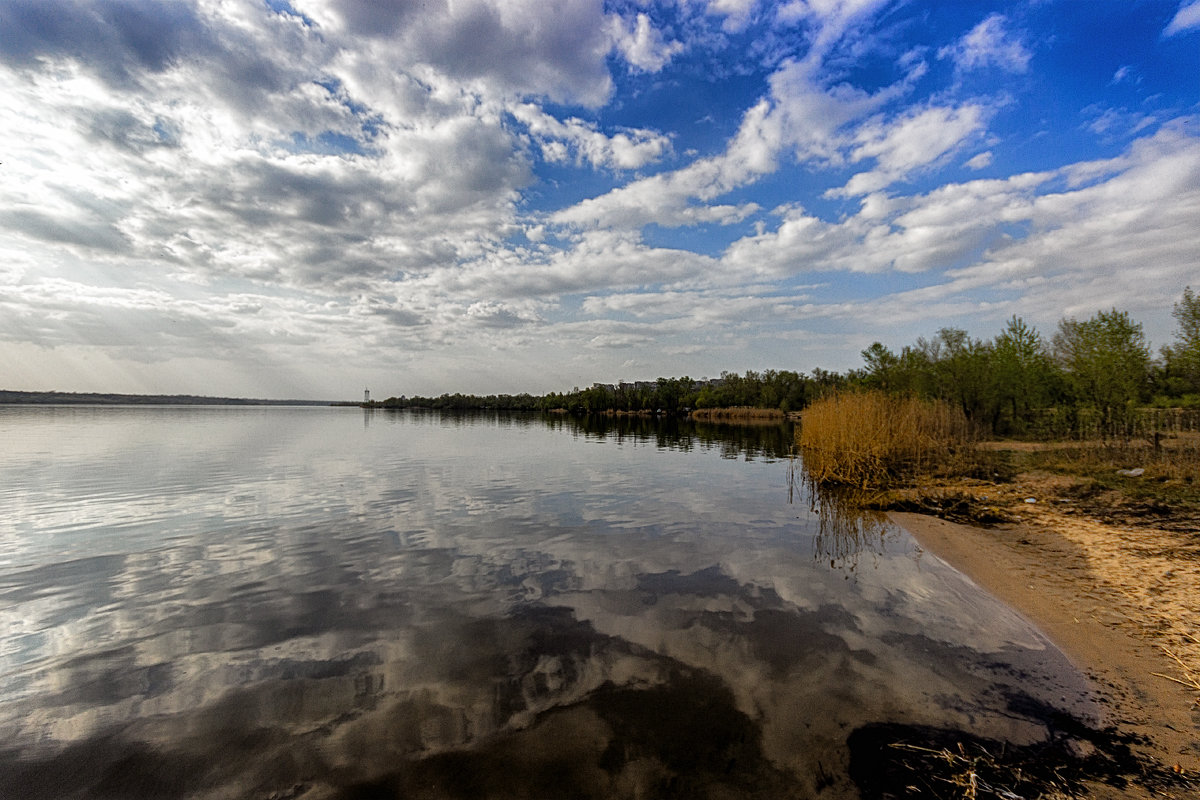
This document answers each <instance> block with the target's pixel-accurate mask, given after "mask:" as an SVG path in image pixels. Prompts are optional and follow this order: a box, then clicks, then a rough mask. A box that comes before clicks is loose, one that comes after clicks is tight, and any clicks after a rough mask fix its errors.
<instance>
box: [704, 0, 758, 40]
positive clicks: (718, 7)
mask: <svg viewBox="0 0 1200 800" xmlns="http://www.w3.org/2000/svg"><path fill="white" fill-rule="evenodd" d="M707 10H708V13H709V14H711V15H713V16H718V17H724V18H725V21H724V22H723V23H722V25H721V27H722V28H724V29H725V30H726V31H728V32H730V33H736V32H738V31H741V30H745V28H746V26H747V25H749V24H750V22H751V21H752V20H753V18H754V13H755V11H757V10H758V0H708V5H707Z"/></svg>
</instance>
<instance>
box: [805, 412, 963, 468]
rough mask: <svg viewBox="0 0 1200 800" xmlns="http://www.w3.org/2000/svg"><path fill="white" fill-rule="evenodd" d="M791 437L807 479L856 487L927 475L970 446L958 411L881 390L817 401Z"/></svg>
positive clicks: (961, 416) (961, 415)
mask: <svg viewBox="0 0 1200 800" xmlns="http://www.w3.org/2000/svg"><path fill="white" fill-rule="evenodd" d="M796 439H797V444H798V445H799V446H800V450H801V453H802V455H803V458H804V468H805V470H806V471H807V472H808V476H809V478H810V479H811V480H813V481H815V482H816V483H818V484H842V485H847V486H856V487H859V488H861V489H878V488H883V487H885V486H887V485H889V484H890V483H892V482H893V481H895V480H897V479H900V478H904V477H906V476H912V475H913V474H918V473H921V472H925V471H929V470H931V469H932V468H933V467H935V466H940V465H942V464H945V463H946V462H947V461H949V460H950V459H951V458H952V457H953V456H954V455H955V454H956V452H957V451H959V450H961V449H963V448H965V447H966V445H968V444H969V442H970V436H969V426H968V423H967V420H966V417H965V416H964V415H963V413H962V412H961V411H959V410H958V409H957V408H954V407H952V406H950V405H947V404H946V403H942V402H937V401H928V400H918V399H916V398H912V397H895V396H891V395H886V394H884V393H882V392H848V393H840V394H835V395H832V396H830V397H826V398H825V399H823V400H818V401H817V402H815V403H813V404H812V405H810V406H809V407H808V408H807V409H805V410H804V414H803V417H802V419H801V423H800V430H799V432H798V433H797V436H796Z"/></svg>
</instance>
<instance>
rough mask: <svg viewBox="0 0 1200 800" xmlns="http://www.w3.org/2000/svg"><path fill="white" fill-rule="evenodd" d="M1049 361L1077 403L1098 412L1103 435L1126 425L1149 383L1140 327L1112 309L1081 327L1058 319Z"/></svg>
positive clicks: (1145, 351) (1147, 352)
mask: <svg viewBox="0 0 1200 800" xmlns="http://www.w3.org/2000/svg"><path fill="white" fill-rule="evenodd" d="M1054 357H1055V359H1056V360H1057V361H1058V363H1059V365H1060V366H1061V367H1062V369H1063V370H1064V371H1065V372H1066V375H1067V379H1068V382H1069V383H1070V385H1071V388H1072V389H1073V391H1074V393H1075V397H1076V399H1077V400H1078V401H1079V402H1081V403H1083V404H1084V405H1087V406H1090V407H1092V408H1095V409H1096V410H1097V411H1099V413H1100V422H1101V425H1102V429H1101V432H1102V433H1103V434H1104V435H1108V434H1110V433H1116V432H1117V430H1118V428H1120V427H1121V426H1124V425H1127V423H1128V422H1129V421H1130V417H1131V414H1132V412H1133V408H1134V406H1135V405H1136V404H1137V403H1138V402H1139V401H1141V399H1142V397H1143V395H1144V393H1145V391H1146V389H1147V388H1148V385H1149V378H1150V363H1151V362H1150V348H1149V346H1148V345H1147V344H1146V336H1145V334H1144V333H1143V332H1142V326H1141V323H1137V322H1133V321H1132V320H1130V318H1129V314H1128V313H1126V312H1124V311H1117V310H1116V309H1115V308H1114V309H1112V310H1111V311H1101V312H1099V313H1097V314H1096V316H1094V317H1092V318H1091V319H1088V320H1084V321H1083V322H1080V321H1078V320H1076V319H1073V318H1072V319H1063V320H1061V321H1060V322H1059V323H1058V332H1057V333H1056V334H1055V335H1054Z"/></svg>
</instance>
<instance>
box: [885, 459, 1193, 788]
mask: <svg viewBox="0 0 1200 800" xmlns="http://www.w3.org/2000/svg"><path fill="white" fill-rule="evenodd" d="M1069 481H1070V479H1066V478H1056V477H1051V476H1047V475H1024V476H1021V477H1020V478H1019V479H1018V480H1017V481H1016V482H1014V483H1013V484H1005V485H1003V487H997V486H995V485H992V486H988V487H978V488H976V489H975V490H974V491H975V492H976V493H978V494H984V493H990V496H986V495H985V496H986V500H987V502H991V503H995V504H996V505H997V506H998V507H1000V508H1002V509H1005V510H1006V511H1007V512H1008V513H1009V515H1010V516H1011V517H1012V518H1013V522H1011V523H1007V524H1003V525H1000V526H997V527H993V528H980V527H974V526H970V525H963V524H958V523H954V522H948V521H946V520H942V519H938V518H936V517H931V516H925V515H920V514H912V513H893V514H892V515H891V516H892V518H893V519H894V520H895V521H896V522H897V523H898V524H899V525H901V526H902V527H904V528H906V529H907V530H908V531H910V532H911V533H912V534H913V535H914V536H915V537H916V539H917V541H918V542H919V544H920V546H921V547H923V548H924V549H926V550H927V551H929V552H931V553H934V554H936V555H938V556H940V557H941V558H943V559H944V560H946V561H947V562H949V563H950V564H951V565H953V566H954V567H956V568H957V569H959V570H960V571H961V572H963V573H965V574H966V575H968V576H969V577H970V578H972V579H973V580H974V581H975V582H976V583H977V584H979V585H980V586H982V587H983V588H984V589H986V590H987V591H989V592H991V593H992V594H994V595H995V596H997V597H998V598H1000V599H1001V600H1003V601H1005V602H1006V603H1008V604H1009V605H1010V606H1012V607H1014V608H1016V609H1017V610H1019V611H1020V612H1022V613H1023V614H1025V616H1027V617H1028V618H1029V619H1030V620H1031V621H1032V622H1034V623H1035V624H1036V625H1037V626H1038V627H1040V628H1041V629H1042V630H1043V631H1044V632H1045V633H1046V634H1047V636H1049V637H1050V638H1051V639H1052V640H1053V641H1054V642H1055V643H1056V644H1058V646H1059V647H1060V648H1061V649H1062V650H1063V651H1064V652H1065V653H1066V654H1067V656H1068V657H1069V658H1070V659H1071V660H1072V662H1073V663H1075V665H1076V666H1077V667H1079V669H1080V670H1081V671H1082V672H1083V673H1084V674H1086V675H1087V676H1089V678H1090V679H1091V680H1092V681H1093V682H1094V684H1095V687H1096V691H1097V693H1098V695H1099V696H1100V698H1101V702H1102V703H1103V705H1104V707H1105V708H1106V709H1107V712H1108V720H1107V724H1109V725H1112V726H1115V727H1116V728H1117V730H1119V731H1120V732H1122V733H1128V734H1135V735H1137V736H1138V737H1139V738H1140V740H1141V742H1140V744H1138V745H1137V746H1136V748H1137V750H1138V751H1139V754H1140V755H1141V756H1143V757H1145V758H1147V759H1152V760H1153V761H1155V762H1157V763H1158V764H1161V765H1163V766H1165V767H1167V768H1169V769H1172V770H1174V771H1176V772H1179V771H1182V772H1183V773H1184V774H1185V775H1189V776H1195V775H1196V773H1197V772H1200V686H1196V685H1195V683H1196V679H1197V678H1200V530H1198V529H1197V528H1196V527H1195V526H1194V524H1193V523H1194V521H1192V520H1184V521H1180V520H1171V519H1169V518H1168V519H1162V520H1156V519H1147V518H1145V517H1139V516H1137V515H1134V514H1121V513H1120V511H1119V510H1117V511H1116V512H1114V510H1113V509H1099V508H1089V507H1087V506H1084V505H1080V504H1077V503H1076V502H1075V501H1073V500H1072V499H1070V492H1069V486H1068V485H1067V484H1069ZM1027 501H1032V502H1027ZM1139 791H1140V790H1138V789H1136V788H1135V787H1127V788H1126V789H1123V790H1120V791H1115V790H1112V789H1111V788H1109V787H1097V788H1096V790H1095V793H1094V796H1096V797H1141V796H1145V797H1151V796H1157V797H1162V796H1168V797H1170V796H1175V795H1174V794H1165V795H1164V794H1151V793H1149V792H1144V793H1139Z"/></svg>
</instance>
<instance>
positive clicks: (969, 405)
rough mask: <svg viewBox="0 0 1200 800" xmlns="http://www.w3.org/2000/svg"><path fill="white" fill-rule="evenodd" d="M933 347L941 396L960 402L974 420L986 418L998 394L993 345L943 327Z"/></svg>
mask: <svg viewBox="0 0 1200 800" xmlns="http://www.w3.org/2000/svg"><path fill="white" fill-rule="evenodd" d="M930 350H931V353H932V354H933V356H934V357H933V359H932V361H933V363H934V374H935V376H936V380H937V395H938V397H940V398H941V399H943V400H945V401H947V402H950V403H955V404H956V405H958V406H959V407H960V408H961V409H962V410H963V413H964V414H966V416H967V419H969V420H971V421H972V422H975V423H979V422H981V421H983V420H984V419H985V418H987V417H988V413H987V412H988V406H989V402H990V401H991V399H992V398H993V397H994V395H995V393H994V391H993V383H994V377H993V373H992V364H991V361H992V349H991V346H990V345H989V344H987V343H986V342H983V341H980V340H979V339H972V338H971V337H970V336H969V335H968V334H967V332H966V331H964V330H962V329H961V328H942V329H941V330H939V331H938V338H937V340H936V342H935V344H934V346H933V347H932V348H930Z"/></svg>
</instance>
